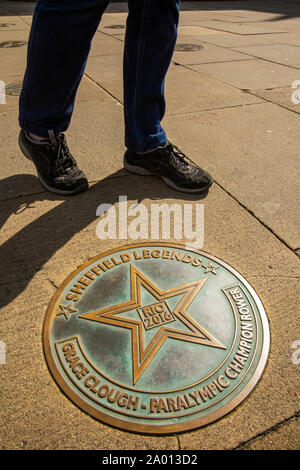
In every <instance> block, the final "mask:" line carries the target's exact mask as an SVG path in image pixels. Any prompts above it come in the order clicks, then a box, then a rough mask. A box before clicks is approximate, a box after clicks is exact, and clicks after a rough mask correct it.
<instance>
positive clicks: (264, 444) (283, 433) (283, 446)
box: [240, 417, 300, 450]
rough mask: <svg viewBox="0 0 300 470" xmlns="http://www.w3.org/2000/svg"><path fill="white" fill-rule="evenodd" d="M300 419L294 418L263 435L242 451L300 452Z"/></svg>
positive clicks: (245, 446)
mask: <svg viewBox="0 0 300 470" xmlns="http://www.w3.org/2000/svg"><path fill="white" fill-rule="evenodd" d="M299 446H300V419H299V417H298V418H292V419H290V420H288V421H287V422H286V423H283V424H282V425H281V426H276V427H275V429H273V430H270V431H268V432H266V433H263V435H262V436H259V437H257V438H256V439H254V440H253V441H251V442H250V443H249V444H245V445H243V446H241V448H240V450H299Z"/></svg>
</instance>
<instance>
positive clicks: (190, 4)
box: [0, 0, 300, 21]
mask: <svg viewBox="0 0 300 470" xmlns="http://www.w3.org/2000/svg"><path fill="white" fill-rule="evenodd" d="M1 3H2V4H1V6H0V16H1V15H32V13H33V10H34V8H35V4H36V3H35V2H26V1H25V2H15V1H10V2H8V1H5V2H1ZM201 10H203V11H210V10H219V11H226V10H252V11H260V12H266V13H278V14H279V15H281V16H279V17H277V18H273V19H269V20H267V21H278V20H281V19H284V18H294V17H300V3H299V0H290V1H288V2H284V1H282V0H261V1H258V0H248V1H247V0H246V1H242V0H241V1H224V0H223V1H184V0H181V11H201ZM126 11H127V2H115V1H111V3H110V5H109V6H108V8H107V10H106V12H111V13H123V12H126ZM264 21H266V20H264Z"/></svg>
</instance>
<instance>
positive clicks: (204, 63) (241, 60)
mask: <svg viewBox="0 0 300 470" xmlns="http://www.w3.org/2000/svg"><path fill="white" fill-rule="evenodd" d="M233 52H236V51H233ZM241 54H244V52H241ZM244 55H246V54H244ZM252 59H253V56H251V57H249V58H246V59H244V58H243V59H230V60H222V61H220V60H216V62H201V63H200V64H199V63H198V64H185V65H186V66H189V67H190V66H195V65H210V64H226V63H227V62H243V61H244V60H252ZM174 64H175V65H180V64H179V63H178V62H176V61H174Z"/></svg>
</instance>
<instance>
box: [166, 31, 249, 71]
mask: <svg viewBox="0 0 300 470" xmlns="http://www.w3.org/2000/svg"><path fill="white" fill-rule="evenodd" d="M185 44H188V45H189V44H191V45H196V46H197V45H198V46H201V47H202V49H201V50H198V51H193V50H188V51H178V48H180V47H182V46H184V45H185ZM241 52H243V51H241ZM248 58H249V59H251V55H248V54H247V51H245V53H238V52H236V51H232V50H229V49H224V48H223V47H218V46H214V45H210V44H205V43H203V42H202V43H201V42H196V43H195V42H194V41H193V36H183V37H182V36H180V37H179V38H178V40H177V45H176V49H175V52H174V54H173V58H172V60H173V62H176V63H178V64H181V65H191V64H208V63H211V62H212V63H213V62H218V63H220V62H229V61H234V60H245V59H248Z"/></svg>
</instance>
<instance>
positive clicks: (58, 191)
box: [19, 135, 88, 196]
mask: <svg viewBox="0 0 300 470" xmlns="http://www.w3.org/2000/svg"><path fill="white" fill-rule="evenodd" d="M19 147H20V150H21V151H22V153H23V155H24V157H26V158H27V159H28V160H30V161H31V162H32V163H33V164H34V162H33V160H32V158H31V156H30V153H29V152H28V150H27V149H26V147H25V146H24V144H23V142H22V140H21V135H19ZM37 176H38V179H39V181H40V183H41V185H42V186H43V187H44V188H45V189H46V190H47V191H49V192H50V193H54V194H59V195H63V196H67V195H71V194H78V193H81V192H82V191H86V190H87V189H88V184H84V185H82V186H79V188H76V189H74V190H73V191H65V190H63V189H56V188H52V187H51V186H49V185H48V184H47V183H46V182H45V181H44V180H43V178H42V177H41V175H40V174H39V172H38V170H37Z"/></svg>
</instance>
